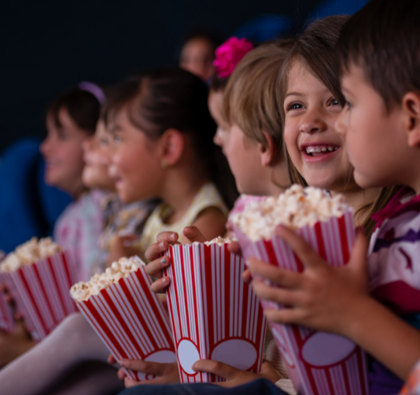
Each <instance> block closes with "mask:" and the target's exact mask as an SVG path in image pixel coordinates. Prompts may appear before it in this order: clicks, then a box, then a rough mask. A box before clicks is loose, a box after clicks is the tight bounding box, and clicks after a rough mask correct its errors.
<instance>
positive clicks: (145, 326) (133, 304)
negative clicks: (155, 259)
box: [107, 270, 165, 358]
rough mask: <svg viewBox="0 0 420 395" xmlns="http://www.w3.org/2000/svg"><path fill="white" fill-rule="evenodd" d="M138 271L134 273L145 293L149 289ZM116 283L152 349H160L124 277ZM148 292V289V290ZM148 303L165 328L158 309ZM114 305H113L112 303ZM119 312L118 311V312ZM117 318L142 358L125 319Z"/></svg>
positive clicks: (161, 325) (141, 353)
mask: <svg viewBox="0 0 420 395" xmlns="http://www.w3.org/2000/svg"><path fill="white" fill-rule="evenodd" d="M138 272H140V270H137V272H136V273H135V275H137V278H138V279H139V281H140V284H141V286H142V289H143V290H144V291H145V293H146V295H147V294H148V290H149V288H148V284H146V283H145V281H144V278H143V276H142V275H140V274H139V273H138ZM118 284H119V285H120V286H121V288H122V290H123V292H124V295H125V297H126V298H127V300H128V302H129V303H130V305H131V308H132V309H133V310H134V312H135V315H136V317H137V319H138V320H139V321H140V323H141V325H142V326H143V330H144V332H145V333H146V336H147V337H148V338H149V340H150V342H151V343H152V348H153V349H155V350H156V349H160V347H159V345H158V344H157V342H156V339H155V336H154V335H153V333H152V332H151V331H150V328H149V326H150V325H149V323H148V322H147V320H146V319H145V316H144V315H143V314H142V312H141V311H140V310H139V308H138V306H137V303H136V301H135V300H134V298H133V295H132V294H131V291H130V290H129V289H128V287H127V283H126V281H125V279H120V280H119V281H118ZM149 292H150V291H149ZM107 297H109V295H108V294H107ZM149 304H150V307H151V308H152V310H153V313H154V315H155V317H156V319H157V320H158V321H159V325H160V327H161V328H162V330H163V331H164V329H165V327H164V323H163V322H162V320H161V318H162V317H160V314H159V312H158V311H156V309H155V308H154V305H153V304H152V303H150V301H149ZM113 306H114V305H113ZM118 314H119V313H118ZM118 318H119V322H120V323H121V324H123V326H124V330H125V331H126V332H127V335H128V336H129V337H130V340H131V341H132V342H133V345H135V347H136V350H138V352H139V353H140V355H142V358H144V354H143V352H142V351H141V349H140V348H139V346H138V344H137V343H138V342H137V340H136V339H135V338H134V336H133V334H132V333H131V330H130V329H129V328H128V326H127V324H126V323H125V320H124V319H123V318H122V317H121V316H119V317H118Z"/></svg>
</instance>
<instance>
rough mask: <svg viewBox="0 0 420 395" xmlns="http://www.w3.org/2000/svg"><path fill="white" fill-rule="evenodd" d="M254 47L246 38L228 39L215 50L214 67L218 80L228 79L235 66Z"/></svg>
mask: <svg viewBox="0 0 420 395" xmlns="http://www.w3.org/2000/svg"><path fill="white" fill-rule="evenodd" d="M253 48H254V46H253V45H252V43H251V42H249V41H248V40H247V39H246V38H238V37H230V38H228V39H227V40H226V41H225V42H224V43H223V44H222V45H221V46H220V47H218V48H217V49H216V59H215V60H214V63H213V64H214V67H215V69H216V74H217V76H218V77H220V78H228V77H229V76H230V75H231V74H232V72H233V70H234V69H235V67H236V65H237V64H238V63H239V62H240V61H241V59H242V58H243V57H244V56H245V55H246V54H247V53H248V52H249V51H251V50H252V49H253Z"/></svg>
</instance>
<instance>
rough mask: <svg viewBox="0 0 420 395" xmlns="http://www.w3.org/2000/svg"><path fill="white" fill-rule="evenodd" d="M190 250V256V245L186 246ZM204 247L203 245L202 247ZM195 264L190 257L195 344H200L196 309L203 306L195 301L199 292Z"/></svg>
mask: <svg viewBox="0 0 420 395" xmlns="http://www.w3.org/2000/svg"><path fill="white" fill-rule="evenodd" d="M188 248H189V250H190V256H192V252H193V251H192V246H189V247H188ZM204 248H205V247H204ZM199 262H200V263H201V260H199ZM195 269H196V267H195V265H194V259H192V264H191V277H192V284H191V285H192V289H193V290H192V294H193V299H194V307H195V308H196V311H195V314H194V316H195V329H196V334H197V344H201V343H200V341H201V339H200V331H199V329H198V328H199V323H198V311H197V310H198V309H199V308H201V309H203V306H198V302H197V293H198V292H199V291H198V289H197V284H196V283H195ZM187 315H189V311H188V310H187Z"/></svg>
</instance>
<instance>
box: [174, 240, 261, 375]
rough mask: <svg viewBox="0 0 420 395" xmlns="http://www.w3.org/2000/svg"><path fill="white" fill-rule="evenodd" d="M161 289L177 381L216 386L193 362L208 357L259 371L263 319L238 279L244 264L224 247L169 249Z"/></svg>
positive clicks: (247, 288) (246, 286) (251, 294)
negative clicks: (167, 280)
mask: <svg viewBox="0 0 420 395" xmlns="http://www.w3.org/2000/svg"><path fill="white" fill-rule="evenodd" d="M167 254H169V255H170V256H171V259H172V265H171V266H170V267H169V268H167V269H166V275H167V276H169V277H170V278H171V285H170V286H169V288H168V291H167V297H168V306H169V314H170V318H171V323H172V331H173V334H174V339H175V343H176V349H177V358H178V365H179V371H180V377H181V381H182V382H183V383H191V382H216V381H224V380H223V379H222V378H221V377H219V376H216V375H213V374H209V373H201V372H200V373H196V372H194V371H193V370H192V365H193V364H194V362H196V361H197V360H200V359H213V360H217V361H220V362H224V363H227V364H229V365H231V366H235V367H237V368H240V369H242V370H248V371H250V372H259V371H260V370H261V364H262V356H263V347H264V337H265V329H266V320H265V318H264V315H263V310H262V308H261V307H260V303H259V301H258V299H257V297H256V296H255V294H254V292H253V290H252V287H251V286H250V285H249V284H246V283H244V282H243V280H242V272H243V271H244V268H245V263H244V260H243V259H241V258H240V257H238V256H237V255H234V254H231V253H230V252H229V251H228V249H227V245H226V244H225V245H223V246H219V245H217V244H211V245H209V246H206V245H205V244H193V245H184V246H182V245H175V246H170V247H169V250H168V252H167Z"/></svg>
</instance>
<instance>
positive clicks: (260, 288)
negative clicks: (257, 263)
mask: <svg viewBox="0 0 420 395" xmlns="http://www.w3.org/2000/svg"><path fill="white" fill-rule="evenodd" d="M252 288H253V290H254V292H255V294H256V295H257V296H258V297H259V298H260V299H263V300H266V301H270V302H274V303H277V304H280V305H287V306H295V305H296V304H297V303H298V302H299V300H298V295H297V294H296V292H295V291H290V290H288V289H284V288H275V287H271V286H270V285H267V284H265V283H264V282H263V281H261V280H260V279H254V280H253V281H252Z"/></svg>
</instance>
